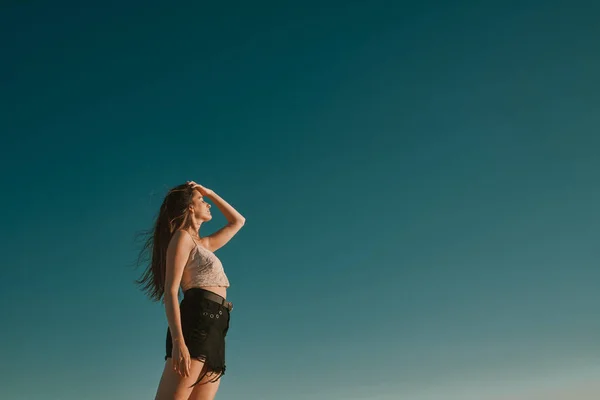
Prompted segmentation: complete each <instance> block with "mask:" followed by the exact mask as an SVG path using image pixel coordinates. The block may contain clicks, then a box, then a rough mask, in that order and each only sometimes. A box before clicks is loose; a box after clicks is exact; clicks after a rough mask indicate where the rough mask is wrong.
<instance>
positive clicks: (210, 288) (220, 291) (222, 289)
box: [200, 286, 227, 299]
mask: <svg viewBox="0 0 600 400" xmlns="http://www.w3.org/2000/svg"><path fill="white" fill-rule="evenodd" d="M200 288H201V289H204V290H208V291H211V292H213V293H216V294H218V295H219V296H221V297H223V298H224V299H226V298H227V288H226V287H224V286H201V287H200Z"/></svg>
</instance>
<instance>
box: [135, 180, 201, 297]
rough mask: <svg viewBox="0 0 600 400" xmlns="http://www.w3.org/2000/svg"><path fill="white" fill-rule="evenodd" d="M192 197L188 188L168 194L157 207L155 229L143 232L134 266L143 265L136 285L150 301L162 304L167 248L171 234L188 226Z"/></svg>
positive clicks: (174, 190) (184, 185) (192, 190)
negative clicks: (143, 269) (141, 244)
mask: <svg viewBox="0 0 600 400" xmlns="http://www.w3.org/2000/svg"><path fill="white" fill-rule="evenodd" d="M193 195H194V189H193V188H192V187H191V186H189V185H187V184H183V185H179V186H176V187H174V188H172V189H171V190H169V192H168V193H167V195H166V196H165V198H164V200H163V203H162V205H161V206H160V210H159V212H158V216H157V217H156V221H155V222H154V227H153V228H152V229H149V230H148V231H145V232H142V236H143V237H144V238H145V239H144V244H143V246H142V249H141V250H140V253H139V255H138V258H137V265H138V266H139V265H140V264H144V265H146V270H145V271H144V273H143V275H142V276H141V278H140V279H136V280H135V283H136V284H137V285H138V286H140V288H141V290H142V291H143V292H144V293H146V295H147V296H148V297H150V299H151V300H152V301H157V302H158V301H163V302H164V293H165V276H166V271H167V247H168V246H169V242H170V241H171V238H172V237H173V234H174V233H175V232H176V231H177V230H179V229H184V228H187V227H188V225H189V224H190V223H191V218H190V213H189V211H188V206H189V205H190V204H191V202H192V197H193Z"/></svg>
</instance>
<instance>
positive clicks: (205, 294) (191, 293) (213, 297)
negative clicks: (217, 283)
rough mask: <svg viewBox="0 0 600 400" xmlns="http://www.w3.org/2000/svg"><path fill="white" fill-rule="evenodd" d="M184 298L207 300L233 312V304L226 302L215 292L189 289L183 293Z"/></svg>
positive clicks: (196, 288)
mask: <svg viewBox="0 0 600 400" xmlns="http://www.w3.org/2000/svg"><path fill="white" fill-rule="evenodd" d="M183 296H184V298H185V297H187V298H190V297H196V296H199V297H201V298H205V299H207V300H210V301H213V302H215V303H218V304H220V305H222V306H223V307H225V308H227V309H228V310H229V311H231V310H233V303H232V302H230V301H227V300H226V299H225V298H224V297H223V296H221V295H219V294H216V293H215V292H211V291H210V290H206V289H202V288H199V287H195V288H189V289H188V290H186V291H185V292H183Z"/></svg>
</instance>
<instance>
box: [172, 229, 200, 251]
mask: <svg viewBox="0 0 600 400" xmlns="http://www.w3.org/2000/svg"><path fill="white" fill-rule="evenodd" d="M195 246H196V245H195V243H194V240H193V239H192V238H191V236H190V235H189V234H188V233H186V232H184V231H182V230H180V229H178V230H176V231H175V233H173V236H172V237H171V241H170V242H169V247H170V248H173V249H175V250H177V251H187V252H189V251H190V250H192V249H193V248H194V247H195Z"/></svg>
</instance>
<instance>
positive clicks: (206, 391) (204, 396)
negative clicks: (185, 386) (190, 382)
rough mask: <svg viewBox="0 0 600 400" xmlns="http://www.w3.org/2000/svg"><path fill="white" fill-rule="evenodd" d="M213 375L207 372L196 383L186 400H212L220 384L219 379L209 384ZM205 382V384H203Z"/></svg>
mask: <svg viewBox="0 0 600 400" xmlns="http://www.w3.org/2000/svg"><path fill="white" fill-rule="evenodd" d="M212 377H213V375H211V373H210V372H209V373H208V374H207V375H206V376H205V377H204V378H203V379H202V380H201V381H200V383H198V384H197V385H196V386H195V387H194V390H192V394H190V397H189V399H188V400H213V399H214V398H215V396H216V394H217V390H219V385H220V384H221V378H219V380H217V381H216V382H209V381H210V380H211V378H212ZM204 382H206V383H204Z"/></svg>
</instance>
